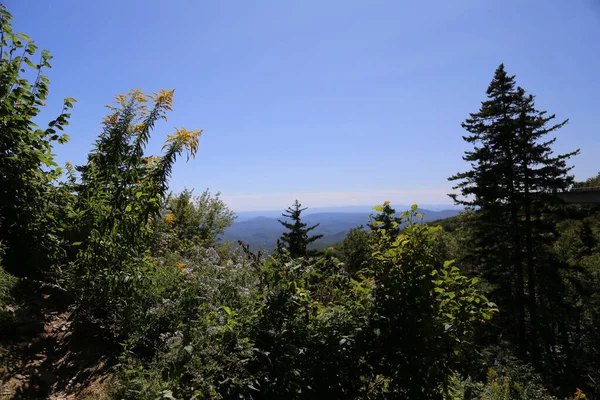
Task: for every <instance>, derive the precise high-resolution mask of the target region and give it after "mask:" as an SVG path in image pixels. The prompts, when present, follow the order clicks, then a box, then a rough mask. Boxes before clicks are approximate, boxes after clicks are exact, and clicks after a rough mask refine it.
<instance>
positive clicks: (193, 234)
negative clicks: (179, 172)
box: [154, 189, 235, 252]
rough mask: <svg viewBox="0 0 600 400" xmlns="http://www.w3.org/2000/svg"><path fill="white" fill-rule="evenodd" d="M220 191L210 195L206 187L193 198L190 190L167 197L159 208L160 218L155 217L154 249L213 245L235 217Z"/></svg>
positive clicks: (178, 248) (161, 250)
mask: <svg viewBox="0 0 600 400" xmlns="http://www.w3.org/2000/svg"><path fill="white" fill-rule="evenodd" d="M219 196H220V193H217V194H216V195H214V196H211V194H210V192H209V191H208V190H205V191H204V192H203V193H202V195H200V196H196V197H193V196H192V191H190V190H187V189H186V190H184V191H183V192H182V193H180V194H179V195H177V196H174V197H173V196H169V198H168V199H167V201H166V207H165V208H164V209H163V210H161V216H162V217H163V218H160V219H155V220H154V222H155V227H154V230H155V232H156V234H157V237H156V239H155V240H156V241H157V243H156V245H155V246H156V249H155V250H156V251H159V252H164V251H166V250H167V249H168V250H170V251H176V250H177V251H185V249H188V248H193V247H195V246H200V247H205V248H209V247H215V246H216V245H217V242H218V239H219V235H221V234H222V233H223V232H224V231H225V229H226V228H227V227H229V226H231V224H233V221H234V219H235V214H234V212H233V211H231V210H230V209H229V208H228V207H227V205H225V203H224V202H223V200H221V199H220V197H219Z"/></svg>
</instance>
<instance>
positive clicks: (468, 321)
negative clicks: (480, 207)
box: [371, 206, 497, 398]
mask: <svg viewBox="0 0 600 400" xmlns="http://www.w3.org/2000/svg"><path fill="white" fill-rule="evenodd" d="M415 210H416V206H413V211H411V212H406V213H404V214H402V215H401V218H402V219H403V220H404V221H402V222H406V224H407V226H406V227H405V228H404V229H403V231H402V232H401V233H400V234H399V235H398V236H397V237H395V238H393V237H390V235H389V233H388V232H387V231H385V230H384V229H380V230H378V234H379V237H380V239H379V242H378V244H377V245H376V247H375V252H374V254H373V257H374V263H373V266H372V276H373V278H374V279H375V282H376V285H375V290H374V295H375V305H376V307H375V309H374V310H373V311H372V315H373V317H372V318H373V321H372V323H373V328H372V329H373V331H374V332H378V333H377V335H376V336H373V338H372V339H371V340H373V341H375V342H376V343H377V346H376V348H378V349H381V350H380V351H377V352H375V353H374V354H372V355H371V357H373V359H372V362H376V361H375V360H383V361H378V363H379V364H380V368H382V369H383V370H384V371H386V373H384V375H387V376H390V377H393V380H392V381H391V382H390V392H391V393H395V394H396V395H397V396H400V397H413V396H419V397H421V398H435V397H436V396H437V395H438V394H439V393H440V391H442V390H443V389H444V388H445V387H446V384H447V379H448V376H450V373H451V371H452V370H453V369H455V368H457V367H458V363H459V361H460V355H461V351H462V349H463V346H464V345H465V344H466V343H468V342H469V339H470V338H471V336H472V334H473V333H474V329H475V327H476V326H477V324H478V323H479V322H482V321H486V320H489V319H490V318H491V316H492V313H493V312H494V311H497V310H496V309H495V308H494V305H493V304H492V303H489V302H488V301H487V299H486V298H485V297H484V296H483V295H481V294H480V293H479V292H478V291H477V289H476V283H477V280H476V279H475V278H474V279H468V278H466V277H464V276H462V275H461V274H460V270H459V269H458V268H457V267H455V266H454V265H453V262H451V261H447V262H444V263H443V264H442V265H439V264H436V260H435V254H434V252H433V247H434V239H433V234H434V232H436V231H438V230H439V228H433V227H429V226H427V225H420V224H418V223H416V222H414V219H415V218H417V217H418V215H417V214H416V212H415Z"/></svg>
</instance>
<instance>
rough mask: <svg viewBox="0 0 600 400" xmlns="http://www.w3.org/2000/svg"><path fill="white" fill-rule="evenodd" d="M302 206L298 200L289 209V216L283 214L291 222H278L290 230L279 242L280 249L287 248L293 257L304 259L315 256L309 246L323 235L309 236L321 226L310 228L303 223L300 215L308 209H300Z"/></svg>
mask: <svg viewBox="0 0 600 400" xmlns="http://www.w3.org/2000/svg"><path fill="white" fill-rule="evenodd" d="M300 207H302V204H300V203H299V202H298V200H296V201H295V202H294V204H293V205H292V206H291V207H288V208H287V210H286V212H287V214H285V213H284V214H282V216H284V217H285V218H287V219H289V221H282V220H278V221H279V223H280V224H281V225H283V226H284V227H285V228H287V229H288V232H284V233H283V235H281V238H280V240H279V241H278V245H277V247H278V248H280V249H281V248H285V249H286V250H287V251H289V252H290V256H292V257H294V258H295V257H304V256H307V255H311V254H314V252H311V251H309V250H308V245H309V244H311V243H312V242H314V241H316V240H319V239H320V238H322V237H323V235H312V236H310V235H309V232H310V231H312V230H313V229H315V228H316V227H318V226H319V224H316V225H313V226H308V227H307V225H306V224H305V223H304V222H302V220H301V217H300V215H301V214H302V211H304V210H306V208H300Z"/></svg>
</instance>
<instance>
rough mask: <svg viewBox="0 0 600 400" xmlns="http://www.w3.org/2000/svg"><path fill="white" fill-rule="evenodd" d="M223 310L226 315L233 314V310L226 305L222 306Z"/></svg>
mask: <svg viewBox="0 0 600 400" xmlns="http://www.w3.org/2000/svg"><path fill="white" fill-rule="evenodd" d="M223 310H225V312H226V313H227V315H229V316H231V315H232V314H233V312H232V311H231V308H229V307H227V306H223Z"/></svg>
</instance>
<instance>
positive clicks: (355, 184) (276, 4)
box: [4, 0, 600, 211]
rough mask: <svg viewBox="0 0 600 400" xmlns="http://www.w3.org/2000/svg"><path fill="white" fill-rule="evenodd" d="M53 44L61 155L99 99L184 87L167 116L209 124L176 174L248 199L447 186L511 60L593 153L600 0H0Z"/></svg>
mask: <svg viewBox="0 0 600 400" xmlns="http://www.w3.org/2000/svg"><path fill="white" fill-rule="evenodd" d="M4 3H5V4H6V5H7V8H8V9H9V11H10V12H12V13H13V16H14V18H15V20H16V22H15V28H16V29H17V30H19V31H22V32H25V33H27V34H28V35H30V36H31V37H33V38H34V40H35V42H36V44H38V46H40V47H41V48H47V49H49V50H50V51H51V52H52V54H53V56H54V60H53V62H52V64H53V68H52V69H51V70H49V71H48V75H49V77H50V80H51V82H52V84H51V98H50V101H48V102H47V104H48V106H47V107H46V109H47V111H46V114H47V118H46V119H49V118H50V117H51V116H52V115H51V114H56V113H58V112H59V109H60V103H61V99H62V98H64V97H74V98H76V99H77V100H78V103H77V104H76V105H75V108H74V109H73V118H72V120H71V125H70V128H69V133H70V135H71V141H70V143H69V144H68V145H65V146H61V147H59V148H58V149H57V150H56V153H57V154H58V160H59V161H60V162H64V161H71V162H73V163H83V162H85V157H86V153H87V151H88V150H89V149H90V147H91V144H92V142H93V141H94V139H95V137H96V135H97V134H98V133H99V130H100V121H101V117H102V116H103V115H104V114H105V113H106V109H105V108H104V107H103V106H104V105H105V104H107V103H109V102H110V101H111V100H112V97H113V96H114V95H115V94H117V93H124V92H127V91H128V90H129V89H131V88H141V89H143V90H144V91H147V92H152V91H156V90H158V89H160V88H175V89H176V92H175V107H174V112H173V113H172V114H171V116H170V118H169V121H168V122H167V123H166V124H165V125H161V126H159V127H158V128H159V129H157V130H156V131H155V133H154V137H153V141H152V142H151V145H150V149H149V150H150V151H151V152H158V150H159V149H160V145H161V144H162V142H163V140H164V138H165V137H166V135H167V134H168V133H170V131H171V128H172V127H173V126H177V127H181V126H185V127H187V128H201V129H204V134H203V136H202V138H201V146H200V149H199V152H198V155H197V158H196V160H193V161H190V162H189V163H187V164H186V163H185V160H181V161H180V162H179V163H178V165H177V166H176V168H175V169H174V175H173V179H172V185H171V186H172V188H173V189H174V190H180V189H181V188H183V187H184V186H187V187H189V188H195V190H196V191H197V192H200V191H201V190H202V189H204V188H210V189H211V190H212V191H221V192H222V193H223V195H224V198H225V199H226V201H227V202H228V203H229V204H230V206H231V207H232V208H234V209H236V210H238V211H241V210H252V209H278V208H284V207H286V206H287V205H289V204H291V203H292V202H293V200H294V198H296V197H298V198H299V200H300V201H302V202H303V203H304V204H305V205H308V206H312V207H317V206H330V205H351V204H374V203H381V202H383V201H384V200H391V201H392V202H394V203H403V204H406V203H413V202H419V203H437V204H439V203H450V200H449V199H448V198H447V197H446V196H445V195H444V194H445V193H447V192H448V191H449V188H450V186H451V185H450V184H449V183H448V182H447V180H446V178H447V177H448V176H449V175H451V174H453V173H455V172H458V171H462V170H464V169H466V168H467V165H466V164H465V163H464V162H463V161H462V160H461V157H462V154H463V152H464V150H465V149H467V146H466V144H465V143H463V141H462V139H461V135H462V134H463V131H462V129H461V127H460V123H461V122H462V121H463V120H464V119H465V118H466V117H467V116H468V113H469V112H475V111H477V109H478V107H479V104H480V101H482V100H484V98H485V90H486V88H487V85H488V83H489V81H490V80H491V78H492V76H493V72H494V69H495V68H496V67H497V66H498V64H500V63H501V62H503V63H505V65H506V68H507V70H508V72H509V73H511V74H516V75H517V83H518V84H519V85H521V86H523V87H524V88H525V89H526V90H528V91H529V92H531V93H533V94H535V95H537V105H538V107H539V108H542V109H547V110H548V111H550V112H552V113H556V114H557V116H558V117H559V118H570V123H569V124H568V125H567V126H566V127H565V128H564V129H563V130H562V131H560V133H559V139H558V142H557V144H556V146H555V149H556V151H557V152H566V151H570V150H572V149H574V148H581V150H582V154H581V155H580V156H579V157H577V158H576V159H574V160H573V163H574V164H575V166H576V168H575V176H576V178H578V179H585V178H587V177H590V176H592V175H595V174H596V172H598V171H599V170H600V163H599V162H598V160H599V156H600V134H599V130H600V123H599V121H598V116H599V111H600V100H599V98H598V93H600V78H599V77H598V74H599V73H600V1H597V0H569V1H565V0H527V1H523V0H503V1H491V0H490V1H483V0H453V1H448V0H436V1H423V2H420V1H411V2H408V1H400V0H389V1H377V0H370V1H365V0H343V1H342V0H336V1H333V0H256V1H239V0H238V1H208V0H206V1H200V0H190V1H179V0H173V1H164V0H163V1H157V0H120V1H114V0H102V1H100V0H98V1H94V0H86V1H83V0H69V1H67V0H52V1H43V0H37V1H36V0H8V1H5V2H4Z"/></svg>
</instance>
